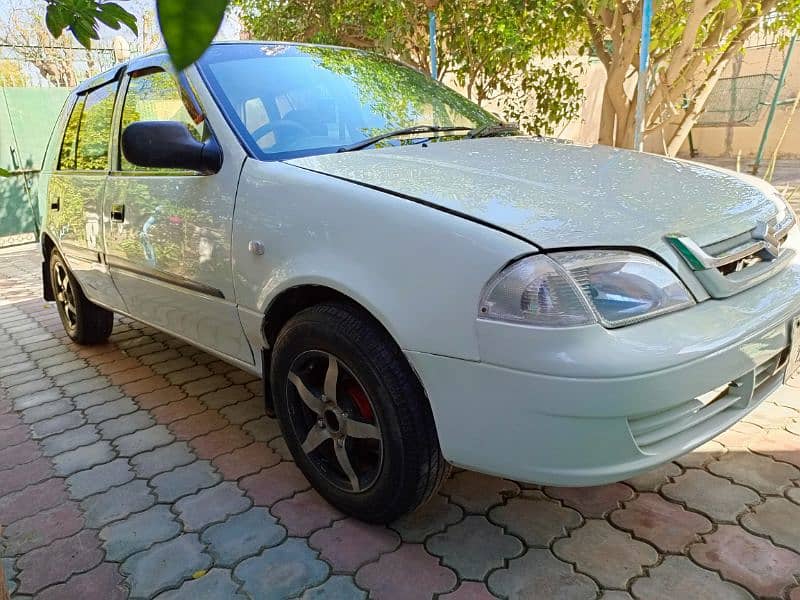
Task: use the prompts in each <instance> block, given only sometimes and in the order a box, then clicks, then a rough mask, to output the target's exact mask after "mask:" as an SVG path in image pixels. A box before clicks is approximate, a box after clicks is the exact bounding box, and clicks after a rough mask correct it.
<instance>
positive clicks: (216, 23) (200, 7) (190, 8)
mask: <svg viewBox="0 0 800 600" xmlns="http://www.w3.org/2000/svg"><path fill="white" fill-rule="evenodd" d="M157 6H158V22H159V25H160V26H161V34H162V35H163V36H164V43H165V44H166V46H167V51H168V52H169V55H170V58H172V62H173V64H174V65H175V68H176V69H178V70H181V69H185V68H186V67H188V66H189V65H191V64H192V63H193V62H194V61H196V60H197V59H198V58H200V56H201V55H202V54H203V52H205V50H206V48H208V45H209V44H210V43H211V42H212V40H213V39H214V36H215V35H217V31H219V28H220V25H222V19H223V17H224V16H225V9H226V8H227V6H228V0H203V2H198V1H197V0H158V2H157Z"/></svg>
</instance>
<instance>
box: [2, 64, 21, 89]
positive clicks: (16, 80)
mask: <svg viewBox="0 0 800 600" xmlns="http://www.w3.org/2000/svg"><path fill="white" fill-rule="evenodd" d="M27 81H28V78H27V77H26V76H25V72H24V71H23V70H22V67H21V65H20V63H19V61H16V60H0V87H24V86H25V84H26V83H27Z"/></svg>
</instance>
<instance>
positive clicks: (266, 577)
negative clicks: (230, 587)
mask: <svg viewBox="0 0 800 600" xmlns="http://www.w3.org/2000/svg"><path fill="white" fill-rule="evenodd" d="M329 572H330V567H328V565H327V564H325V563H324V562H323V561H321V560H318V559H317V553H316V552H314V551H313V550H311V548H309V547H308V545H307V544H306V543H305V540H301V539H298V538H289V539H288V540H286V541H285V542H284V543H282V544H281V545H280V546H276V547H274V548H268V549H266V550H264V551H263V552H262V553H261V554H259V555H258V556H254V557H252V558H248V559H246V560H244V561H242V562H241V563H239V565H238V566H237V567H236V569H235V570H234V576H235V577H236V578H237V579H239V580H241V581H243V582H244V583H243V585H242V590H243V591H245V592H246V593H248V594H250V595H251V596H253V597H255V598H259V599H261V600H283V599H284V598H289V597H291V596H295V595H297V594H299V593H300V592H302V591H303V590H306V589H308V588H311V587H314V586H316V585H318V584H319V583H321V582H322V581H323V580H324V579H325V578H326V577H327V576H328V573H329Z"/></svg>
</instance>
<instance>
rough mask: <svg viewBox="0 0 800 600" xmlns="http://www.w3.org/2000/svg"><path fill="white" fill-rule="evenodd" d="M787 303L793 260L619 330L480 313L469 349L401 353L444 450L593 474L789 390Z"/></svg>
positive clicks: (596, 480) (536, 476) (532, 469)
mask: <svg viewBox="0 0 800 600" xmlns="http://www.w3.org/2000/svg"><path fill="white" fill-rule="evenodd" d="M798 315H800V264H794V265H792V266H791V267H790V268H788V269H787V270H785V271H784V272H782V273H781V274H779V275H776V276H775V277H774V278H773V279H771V280H770V281H768V282H766V283H764V284H762V285H760V286H757V287H756V288H753V289H751V290H748V291H747V292H744V293H742V294H739V295H737V296H736V297H734V298H729V299H726V300H724V301H716V300H714V301H711V300H710V301H707V302H704V303H701V304H699V305H697V306H696V307H693V308H692V309H688V310H685V311H681V312H678V313H674V314H671V315H667V316H664V317H661V318H658V319H653V320H651V321H648V322H645V323H641V324H638V325H634V326H630V327H627V328H623V329H620V330H604V329H602V328H600V327H597V326H593V327H585V328H584V327H582V328H574V329H572V330H560V332H559V330H540V329H532V328H528V327H519V326H507V325H505V324H498V323H488V322H479V323H478V326H477V328H478V336H479V343H480V347H481V358H482V361H481V362H471V361H465V360H460V359H454V358H450V357H444V356H437V355H431V354H425V353H420V352H407V355H408V358H409V360H410V361H411V363H412V365H413V366H414V368H415V369H416V370H417V372H418V373H419V375H420V378H421V379H422V382H423V384H424V386H425V389H426V391H427V393H428V396H429V398H430V401H431V405H432V408H433V412H434V417H435V419H436V424H437V429H438V433H439V440H440V444H441V447H442V451H443V453H444V455H445V457H446V458H447V459H448V460H450V461H451V462H452V463H453V464H456V465H459V466H463V467H467V468H471V469H476V470H478V471H482V472H486V473H490V474H494V475H500V476H504V477H510V478H513V479H518V480H522V481H529V482H533V483H541V484H550V485H567V486H580V485H597V484H602V483H608V482H612V481H619V480H621V479H625V478H628V477H631V476H633V475H636V474H638V473H641V472H643V471H647V470H649V469H651V468H653V467H655V466H658V465H659V464H662V463H664V462H667V461H669V460H671V459H673V458H675V457H678V456H680V455H682V454H685V453H686V452H689V451H691V450H692V449H694V448H696V447H697V446H699V445H701V444H703V443H704V442H706V441H707V440H709V439H711V438H713V437H714V436H716V435H717V434H719V433H721V432H722V431H724V430H725V429H727V428H728V427H730V426H731V425H732V424H734V423H735V422H737V421H738V420H740V419H741V418H742V417H744V416H745V415H746V414H747V413H749V412H750V411H752V410H753V409H754V408H756V407H757V406H758V405H759V404H760V403H761V402H763V401H764V399H766V398H767V397H768V396H770V395H771V394H773V393H775V392H778V391H779V390H781V388H783V390H784V391H783V392H781V393H790V394H793V393H800V392H798V390H797V389H796V388H788V387H784V386H783V378H784V374H785V371H786V360H787V358H788V354H789V352H788V351H789V347H790V341H791V340H790V328H791V323H792V321H793V319H795V318H796V317H797V316H798ZM728 384H730V386H729V387H728V388H727V394H725V395H723V396H722V397H720V398H719V399H716V400H715V401H713V402H710V403H708V402H709V400H710V398H708V397H707V396H706V397H704V395H707V393H708V392H711V391H712V390H717V389H725V386H726V385H728Z"/></svg>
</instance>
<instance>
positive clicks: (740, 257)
mask: <svg viewBox="0 0 800 600" xmlns="http://www.w3.org/2000/svg"><path fill="white" fill-rule="evenodd" d="M795 223H796V219H795V216H794V214H793V213H791V212H789V213H788V214H787V215H786V217H785V218H784V219H783V220H782V221H781V222H780V223H777V222H775V223H771V224H770V225H769V228H768V229H767V224H765V223H764V224H762V227H763V228H764V230H763V233H762V236H763V237H764V238H765V239H760V238H759V237H758V235H757V234H756V230H757V229H758V228H756V229H754V230H753V231H748V232H745V233H742V234H740V235H738V236H734V237H732V238H729V239H727V240H722V241H720V242H716V243H714V244H710V245H707V246H702V247H701V246H699V245H698V244H696V243H695V242H694V241H693V240H692V239H691V238H689V237H687V236H683V235H680V234H673V235H668V236H667V237H666V240H667V242H668V243H669V244H670V245H671V246H672V247H673V248H675V250H677V251H678V253H679V254H680V255H681V256H682V257H683V259H684V260H685V261H686V263H687V264H688V265H689V266H690V267H691V268H692V270H693V271H694V272H695V275H696V276H697V278H698V279H699V280H700V282H701V283H702V284H703V286H704V287H705V288H706V290H707V291H708V293H709V295H710V296H711V297H712V298H728V297H730V296H732V295H734V294H737V293H739V292H742V291H744V290H746V289H749V288H751V287H753V286H754V285H757V284H758V283H761V282H762V281H764V280H766V279H767V278H769V277H772V276H773V275H775V274H776V273H777V272H778V271H779V270H780V269H781V268H783V267H785V266H787V265H788V264H789V263H790V262H791V259H792V258H794V256H795V251H794V250H793V249H791V248H787V247H785V246H784V244H785V242H786V240H787V238H788V237H789V233H790V231H791V229H792V227H794V225H795ZM766 233H768V234H769V235H763V234H766ZM767 238H768V239H767Z"/></svg>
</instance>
